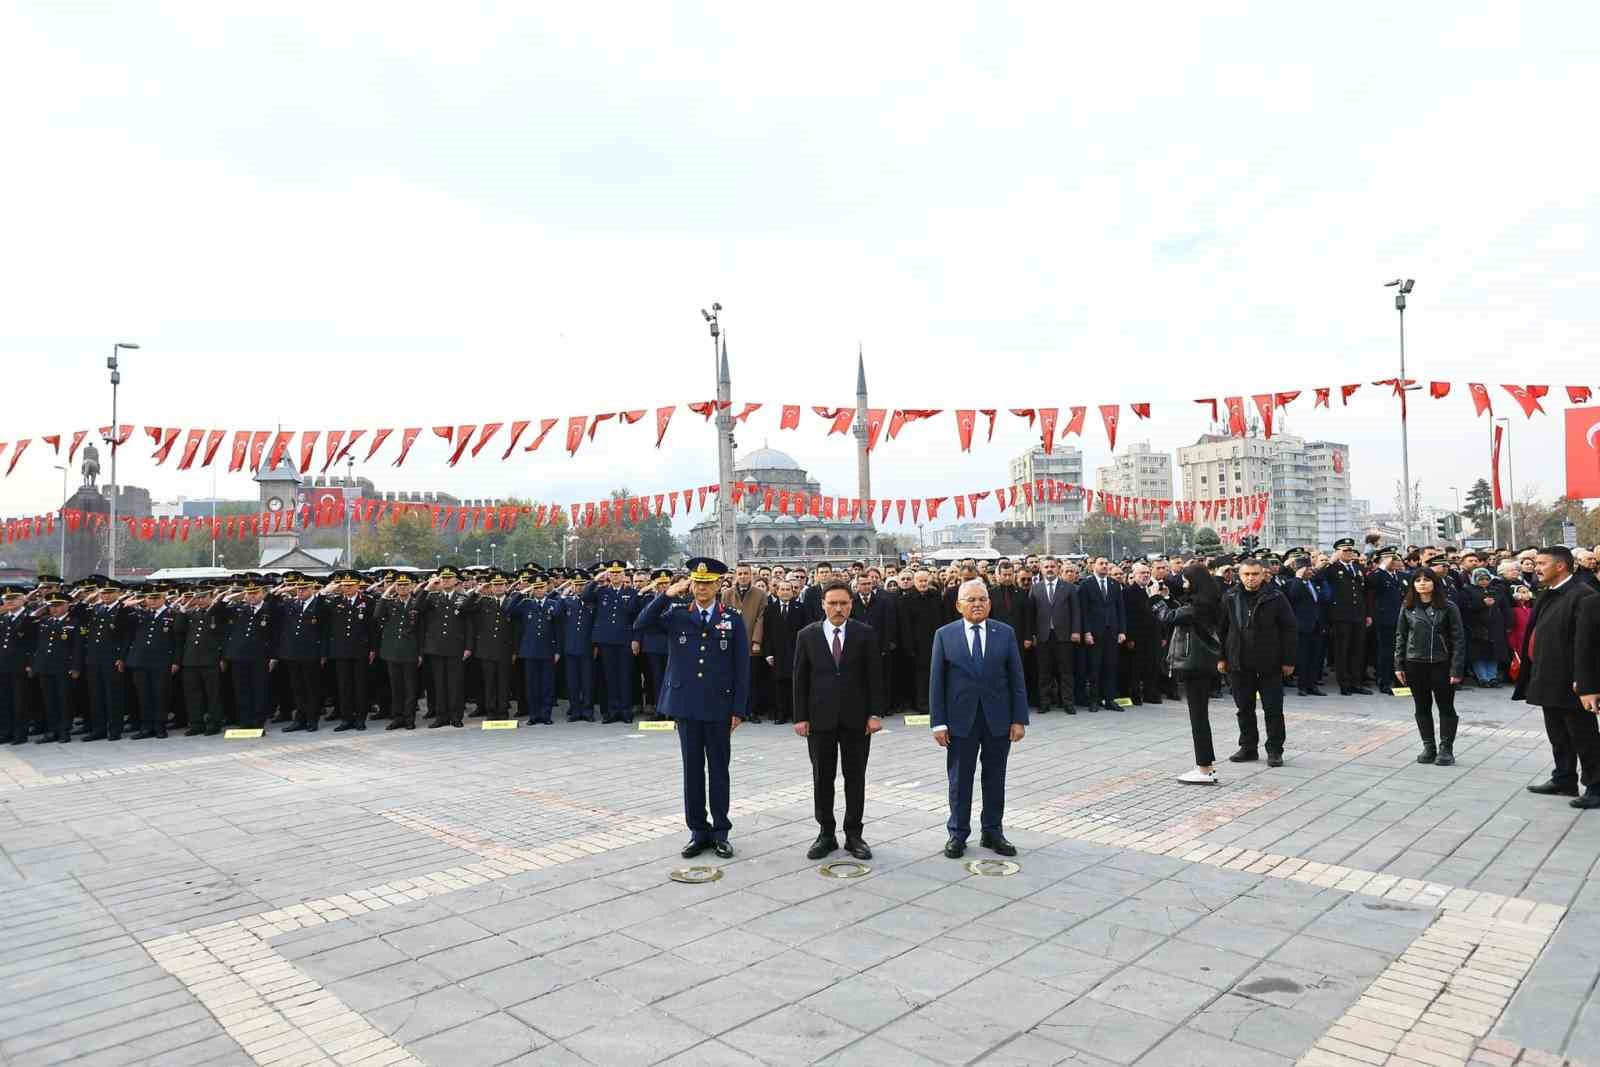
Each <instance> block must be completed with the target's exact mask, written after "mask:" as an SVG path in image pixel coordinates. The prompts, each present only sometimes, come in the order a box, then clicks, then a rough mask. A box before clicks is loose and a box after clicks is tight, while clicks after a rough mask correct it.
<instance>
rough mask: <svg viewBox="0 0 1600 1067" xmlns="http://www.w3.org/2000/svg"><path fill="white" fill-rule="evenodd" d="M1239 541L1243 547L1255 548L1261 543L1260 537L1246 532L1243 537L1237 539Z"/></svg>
mask: <svg viewBox="0 0 1600 1067" xmlns="http://www.w3.org/2000/svg"><path fill="white" fill-rule="evenodd" d="M1239 543H1240V544H1241V545H1243V546H1244V547H1245V548H1257V547H1259V546H1260V544H1261V538H1259V537H1257V536H1256V535H1255V534H1248V535H1246V536H1244V537H1241V538H1240V539H1239Z"/></svg>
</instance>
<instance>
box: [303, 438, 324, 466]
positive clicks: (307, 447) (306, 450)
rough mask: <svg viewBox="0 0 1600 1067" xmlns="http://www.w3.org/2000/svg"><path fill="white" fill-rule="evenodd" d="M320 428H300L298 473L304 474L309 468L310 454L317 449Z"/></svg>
mask: <svg viewBox="0 0 1600 1067" xmlns="http://www.w3.org/2000/svg"><path fill="white" fill-rule="evenodd" d="M321 433H322V431H320V430H302V431H301V433H300V473H301V474H305V473H306V472H308V471H309V470H311V456H312V453H314V452H315V451H316V449H317V438H318V437H319V436H321Z"/></svg>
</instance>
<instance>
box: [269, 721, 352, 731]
mask: <svg viewBox="0 0 1600 1067" xmlns="http://www.w3.org/2000/svg"><path fill="white" fill-rule="evenodd" d="M355 728H356V724H355V723H353V722H342V723H340V724H339V725H338V726H335V727H334V728H333V732H334V733H336V734H342V733H344V732H345V731H346V730H354V729H355ZM284 732H285V733H287V732H288V731H284Z"/></svg>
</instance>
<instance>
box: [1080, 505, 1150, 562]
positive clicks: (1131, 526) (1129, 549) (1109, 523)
mask: <svg viewBox="0 0 1600 1067" xmlns="http://www.w3.org/2000/svg"><path fill="white" fill-rule="evenodd" d="M1144 536H1145V530H1144V527H1143V526H1141V525H1140V524H1139V523H1137V522H1135V521H1133V520H1132V519H1120V518H1117V517H1116V516H1114V515H1107V514H1105V513H1103V512H1096V513H1095V514H1093V515H1090V516H1088V517H1086V518H1085V519H1084V520H1083V521H1082V522H1081V523H1079V524H1078V540H1079V543H1080V544H1081V545H1082V551H1084V552H1086V553H1088V554H1089V555H1091V556H1112V557H1115V558H1118V559H1120V558H1122V557H1123V556H1125V555H1128V554H1130V553H1135V552H1138V551H1139V546H1140V543H1141V541H1142V540H1143V538H1144Z"/></svg>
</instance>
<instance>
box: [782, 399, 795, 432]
mask: <svg viewBox="0 0 1600 1067" xmlns="http://www.w3.org/2000/svg"><path fill="white" fill-rule="evenodd" d="M799 428H800V405H799V404H785V405H783V415H782V416H781V417H780V418H779V419H778V429H780V430H798V429H799Z"/></svg>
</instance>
